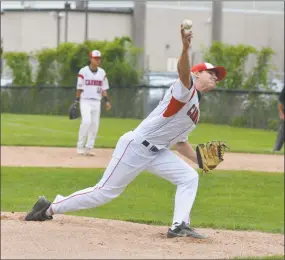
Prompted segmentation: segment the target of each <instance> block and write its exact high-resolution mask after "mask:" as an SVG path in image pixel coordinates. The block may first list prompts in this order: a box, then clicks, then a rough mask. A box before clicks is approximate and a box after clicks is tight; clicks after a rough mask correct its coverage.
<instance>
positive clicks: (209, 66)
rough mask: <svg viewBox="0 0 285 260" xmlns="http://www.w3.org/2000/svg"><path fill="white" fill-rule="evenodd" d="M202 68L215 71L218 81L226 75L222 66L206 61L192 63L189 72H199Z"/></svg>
mask: <svg viewBox="0 0 285 260" xmlns="http://www.w3.org/2000/svg"><path fill="white" fill-rule="evenodd" d="M204 70H215V71H216V73H217V78H218V81H220V80H223V79H224V78H225V77H226V75H227V71H226V69H225V68H224V67H222V66H214V65H212V64H211V63H207V62H203V63H200V64H197V65H194V66H193V67H192V69H191V72H193V73H195V72H201V71H204Z"/></svg>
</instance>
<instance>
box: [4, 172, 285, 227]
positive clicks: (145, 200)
mask: <svg viewBox="0 0 285 260" xmlns="http://www.w3.org/2000/svg"><path fill="white" fill-rule="evenodd" d="M102 174H103V169H66V168H33V167H32V168H20V167H2V182H1V184H2V186H1V200H2V201H1V202H2V203H1V210H2V211H15V212H26V211H28V210H29V209H30V208H31V207H32V205H33V204H34V202H35V200H36V199H37V198H38V196H40V195H45V196H46V197H47V198H48V199H50V200H53V199H54V197H55V195H56V194H61V195H63V196H67V195H69V194H71V193H73V192H75V191H77V190H80V189H83V188H87V187H90V186H93V185H95V184H96V182H97V181H98V180H99V179H100V178H101V176H102ZM174 194H175V186H174V185H172V184H171V183H169V182H167V181H165V180H163V179H161V178H158V177H156V176H154V175H152V174H150V173H145V172H144V173H142V174H141V175H139V176H138V177H137V178H136V179H135V180H134V182H132V183H131V184H130V185H129V186H128V187H127V188H126V190H125V191H124V192H123V194H122V195H121V196H119V197H118V198H116V199H115V200H113V201H112V202H110V203H108V204H106V205H104V206H102V207H99V208H96V209H90V210H82V211H78V212H73V213H69V214H72V215H81V216H90V217H98V218H106V219H120V220H126V221H133V222H140V223H149V224H158V225H169V224H170V223H171V221H172V214H173V202H174ZM191 219H192V225H193V226H194V227H195V226H196V227H212V228H222V229H232V230H260V231H265V232H273V233H284V175H283V174H281V173H271V174H265V173H258V172H256V173H255V172H250V174H249V173H248V172H235V171H216V172H215V174H212V175H205V176H201V177H200V183H199V190H198V194H197V199H196V201H195V204H194V207H193V211H192V215H191Z"/></svg>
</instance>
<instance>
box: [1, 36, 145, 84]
mask: <svg viewBox="0 0 285 260" xmlns="http://www.w3.org/2000/svg"><path fill="white" fill-rule="evenodd" d="M94 49H97V50H100V51H101V53H102V64H101V67H102V68H103V69H104V70H105V71H106V73H107V77H108V80H109V84H110V85H111V86H112V87H126V86H134V85H137V84H138V83H139V78H140V72H139V71H138V70H137V69H136V55H137V54H138V53H140V52H141V50H140V49H138V48H135V47H134V45H133V43H132V41H131V39H130V38H129V37H121V38H115V39H114V40H113V41H109V42H108V41H87V42H83V43H72V42H67V43H62V44H60V45H59V46H58V47H57V48H45V49H41V50H39V51H37V52H34V53H30V54H28V53H23V52H21V53H19V52H9V53H6V54H5V59H7V64H8V66H9V67H10V68H11V69H12V71H13V77H14V82H13V85H36V86H56V85H60V86H74V85H75V84H76V80H77V74H78V71H79V70H80V69H81V68H82V67H84V66H86V65H88V64H89V52H90V51H92V50H94ZM28 56H33V57H35V58H36V60H37V62H38V65H37V70H36V76H35V81H34V82H32V70H31V64H30V63H29V61H28Z"/></svg>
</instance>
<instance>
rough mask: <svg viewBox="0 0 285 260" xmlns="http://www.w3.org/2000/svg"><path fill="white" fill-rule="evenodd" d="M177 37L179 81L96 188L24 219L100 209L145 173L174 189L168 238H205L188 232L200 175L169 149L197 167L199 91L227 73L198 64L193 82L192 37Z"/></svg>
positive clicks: (126, 138) (129, 136)
mask: <svg viewBox="0 0 285 260" xmlns="http://www.w3.org/2000/svg"><path fill="white" fill-rule="evenodd" d="M181 37H182V43H183V44H182V45H183V49H182V53H181V56H180V59H179V62H178V73H179V78H178V79H177V81H176V82H175V83H174V84H173V85H172V86H171V87H170V88H169V89H168V91H167V92H166V94H165V96H164V98H163V99H162V101H161V102H160V103H159V104H158V106H157V107H156V108H155V109H154V110H153V111H152V113H151V114H150V115H149V116H148V117H147V118H146V119H145V120H143V121H142V123H141V124H140V125H139V126H138V127H137V128H136V129H135V130H134V131H130V132H128V133H126V134H124V135H123V136H122V137H121V138H120V139H119V141H118V143H117V145H116V148H115V150H114V153H113V156H112V159H111V161H110V163H109V165H108V167H107V168H106V170H105V172H104V175H103V177H102V179H101V180H100V181H99V182H98V183H97V184H96V185H95V186H94V187H89V188H86V189H84V190H81V191H77V192H75V193H73V194H71V195H69V196H67V197H64V196H62V195H57V196H56V198H55V200H54V201H53V203H50V202H49V201H48V200H47V199H46V198H45V197H41V198H40V199H39V200H38V201H37V202H36V204H35V205H34V207H33V209H32V211H31V212H29V213H28V214H27V216H26V217H25V220H27V221H31V220H32V221H44V220H48V219H52V215H53V214H63V213H65V212H70V211H77V210H81V209H88V208H95V207H99V206H101V205H103V204H105V203H107V202H109V201H111V200H112V199H114V198H116V197H118V196H119V195H120V194H121V193H122V192H123V191H124V189H125V188H126V187H127V185H128V184H129V183H130V182H132V181H133V180H134V179H135V177H136V176H137V175H138V174H140V173H141V172H142V171H143V170H147V171H149V172H151V173H153V174H156V175H158V176H160V177H162V178H164V179H166V180H168V181H170V182H172V183H173V184H175V185H176V186H177V191H176V196H175V206H174V216H173V224H172V227H171V228H170V229H169V230H168V232H167V236H168V237H169V238H171V237H178V236H192V237H195V238H206V236H204V235H201V234H199V233H197V232H196V231H195V230H194V229H192V228H190V227H189V224H190V218H189V215H190V212H191V209H192V206H193V204H194V201H195V197H196V192H197V189H198V179H199V178H198V173H197V172H196V171H195V170H194V169H193V168H192V167H191V166H190V165H189V164H187V163H186V162H185V161H184V160H182V159H181V158H180V157H179V156H177V155H176V154H175V153H174V152H173V151H171V150H170V148H171V146H172V145H175V147H176V149H177V150H178V152H179V153H181V154H182V155H184V156H185V157H187V158H189V159H191V160H192V161H193V162H195V163H197V155H196V152H195V151H194V149H193V148H192V146H191V145H190V144H189V143H188V134H189V133H190V132H191V131H193V130H194V128H195V127H196V124H197V123H198V120H199V103H200V92H206V91H210V90H212V89H214V88H215V87H216V81H217V80H222V79H223V78H224V77H225V76H226V70H225V69H224V68H223V67H214V66H213V65H211V64H209V63H202V64H199V65H196V66H194V67H193V68H192V72H193V77H191V74H190V63H189V55H188V49H189V46H190V44H191V39H192V32H190V33H188V34H186V33H185V31H184V30H183V28H181ZM146 210H147V209H146Z"/></svg>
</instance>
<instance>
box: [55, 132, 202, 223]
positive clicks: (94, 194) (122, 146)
mask: <svg viewBox="0 0 285 260" xmlns="http://www.w3.org/2000/svg"><path fill="white" fill-rule="evenodd" d="M149 148H150V145H149V146H148V148H147V147H145V146H143V145H142V140H141V139H140V138H138V137H137V136H134V133H133V132H128V133H126V134H124V135H123V136H122V137H121V138H120V139H119V141H118V143H117V146H116V148H115V150H114V153H113V156H112V159H111V161H110V163H109V165H108V167H107V169H106V170H105V172H104V175H103V177H102V179H101V180H100V181H99V182H98V183H97V184H96V185H95V186H94V187H89V188H86V189H84V190H81V191H77V192H75V193H73V194H71V195H69V196H67V197H63V196H61V195H57V196H56V198H55V200H54V201H53V203H52V204H51V208H52V211H53V212H54V214H62V213H65V212H70V211H77V210H81V209H88V208H95V207H99V206H101V205H103V204H105V203H107V202H109V201H111V200H112V199H114V198H116V197H117V196H119V195H120V194H121V193H122V192H123V191H124V189H125V188H126V186H127V185H128V184H129V183H130V182H131V181H132V180H134V178H135V177H136V176H137V175H138V174H139V173H140V172H142V171H143V170H146V171H149V172H151V173H153V174H156V175H158V176H160V177H162V178H164V179H166V180H168V181H170V182H172V183H173V184H175V185H177V191H176V196H175V207H174V217H173V223H176V222H177V223H179V224H180V223H182V221H184V222H185V223H188V224H190V218H189V214H190V211H191V208H192V205H193V203H194V200H195V197H196V192H197V189H198V174H197V172H196V171H195V170H194V169H193V168H192V167H191V166H190V165H188V164H187V163H186V162H184V161H183V160H182V159H181V158H180V157H178V156H177V155H176V154H175V153H173V152H172V151H171V150H168V149H164V150H160V151H159V152H156V153H155V152H152V151H150V150H149ZM134 196H135V194H134ZM149 196H150V197H151V194H149ZM150 199H151V198H150ZM152 199H155V198H152ZM145 210H147V209H145Z"/></svg>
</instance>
